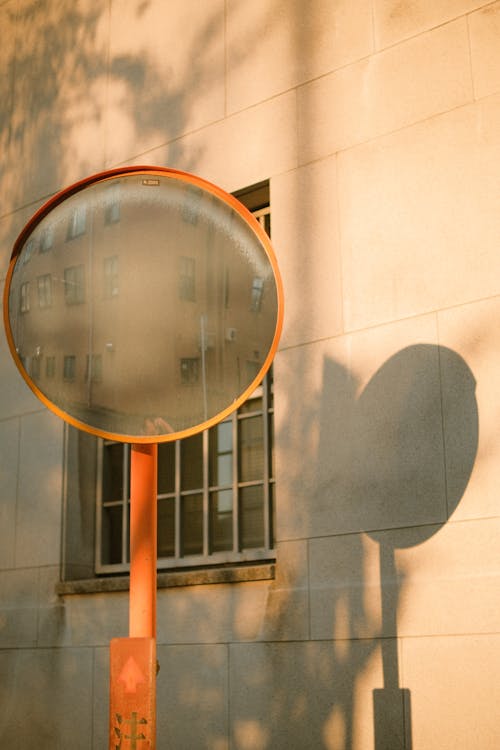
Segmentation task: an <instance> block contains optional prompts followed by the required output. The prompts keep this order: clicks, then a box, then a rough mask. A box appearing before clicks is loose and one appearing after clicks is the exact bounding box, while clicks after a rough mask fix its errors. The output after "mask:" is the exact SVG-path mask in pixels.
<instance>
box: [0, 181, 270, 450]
mask: <svg viewBox="0 0 500 750" xmlns="http://www.w3.org/2000/svg"><path fill="white" fill-rule="evenodd" d="M277 305H278V299H277V289H276V281H275V278H274V273H273V269H272V267H271V264H270V261H269V259H268V257H267V255H266V251H265V249H264V247H263V245H262V244H261V242H260V241H259V239H258V237H257V235H256V234H255V231H254V230H253V229H251V228H249V226H248V224H247V223H246V220H245V219H243V218H242V216H241V214H240V213H239V212H238V211H237V210H236V209H235V208H233V207H232V206H230V205H228V204H227V203H224V202H223V200H221V199H220V198H218V197H216V196H215V195H212V194H211V193H209V192H207V191H203V190H201V189H200V188H198V187H197V186H194V185H190V184H186V183H183V182H181V181H179V180H177V179H172V178H166V177H161V176H157V177H153V176H148V175H147V174H146V175H142V174H133V175H128V176H123V177H121V178H120V179H113V180H111V181H110V182H103V183H102V184H101V183H97V184H96V185H91V186H90V187H89V188H87V189H84V190H83V191H82V192H80V193H77V194H76V195H74V196H71V197H70V198H69V199H67V201H66V202H65V203H63V204H59V205H57V206H56V207H55V208H54V209H53V210H52V211H51V212H50V213H49V214H47V215H46V216H45V217H44V218H43V219H42V220H41V222H40V224H39V225H38V226H36V227H35V229H34V230H33V233H32V235H30V236H29V238H28V239H27V241H26V242H25V245H24V247H23V249H22V250H21V253H20V255H19V258H18V261H17V264H16V267H15V270H14V273H13V277H12V284H11V291H10V308H11V315H10V317H11V326H12V336H13V339H14V344H15V348H16V352H17V353H18V355H19V357H20V358H21V361H22V362H23V363H24V367H25V369H26V372H27V373H28V375H29V376H30V377H31V379H32V380H33V381H34V382H35V384H36V385H37V387H38V388H39V389H40V391H42V393H43V394H44V395H45V396H46V397H47V398H48V399H49V400H50V401H51V402H53V403H55V404H56V406H59V407H60V408H62V409H63V411H67V412H68V413H69V414H70V416H72V417H75V418H76V419H78V420H80V421H82V422H84V423H85V424H90V425H91V426H95V427H98V428H100V429H102V430H103V431H106V432H108V433H116V434H121V435H134V434H135V435H154V434H169V433H172V432H181V431H182V430H187V429H190V428H191V427H194V426H195V425H198V424H201V423H204V422H206V421H207V420H209V419H212V418H213V417H214V416H215V415H217V414H218V413H220V412H222V411H224V410H225V409H227V408H228V407H230V406H231V405H232V404H233V403H234V402H235V401H236V400H237V399H238V398H239V397H241V395H242V394H243V393H244V392H245V391H246V390H247V389H248V388H249V386H250V385H251V383H252V382H253V381H254V380H255V378H256V377H257V376H258V374H259V372H260V370H261V369H262V367H263V364H264V361H265V360H266V357H267V356H268V353H269V350H270V348H271V345H272V343H273V339H274V337H275V334H276V324H277V323H276V321H277ZM55 346H58V347H59V348H58V350H56V349H55V348H54V347H55Z"/></svg>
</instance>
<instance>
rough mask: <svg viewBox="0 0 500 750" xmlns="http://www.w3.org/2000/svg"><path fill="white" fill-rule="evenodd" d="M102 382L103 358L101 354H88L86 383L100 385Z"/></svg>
mask: <svg viewBox="0 0 500 750" xmlns="http://www.w3.org/2000/svg"><path fill="white" fill-rule="evenodd" d="M101 380H102V356H101V355H100V354H93V355H92V356H89V355H88V354H87V360H86V365H85V382H86V383H88V382H89V381H90V382H91V383H98V382H100V381H101Z"/></svg>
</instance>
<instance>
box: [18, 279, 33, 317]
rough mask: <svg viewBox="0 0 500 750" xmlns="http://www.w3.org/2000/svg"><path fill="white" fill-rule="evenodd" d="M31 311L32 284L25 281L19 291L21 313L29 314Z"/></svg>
mask: <svg viewBox="0 0 500 750" xmlns="http://www.w3.org/2000/svg"><path fill="white" fill-rule="evenodd" d="M29 309H30V283H29V281H25V282H24V283H23V284H21V287H20V289H19V311H20V312H22V313H26V312H28V311H29Z"/></svg>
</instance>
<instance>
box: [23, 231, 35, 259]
mask: <svg viewBox="0 0 500 750" xmlns="http://www.w3.org/2000/svg"><path fill="white" fill-rule="evenodd" d="M35 247H36V246H35V239H34V237H30V239H29V240H28V242H27V243H26V247H25V248H24V252H23V260H22V263H23V265H26V263H29V261H30V260H31V258H32V256H33V253H34V252H35Z"/></svg>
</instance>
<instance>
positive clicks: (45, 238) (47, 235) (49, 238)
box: [40, 225, 54, 253]
mask: <svg viewBox="0 0 500 750" xmlns="http://www.w3.org/2000/svg"><path fill="white" fill-rule="evenodd" d="M53 244H54V227H53V226H52V225H50V226H48V227H45V229H44V230H43V232H42V235H41V237H40V252H41V253H48V252H49V250H50V249H51V248H52V245H53Z"/></svg>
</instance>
